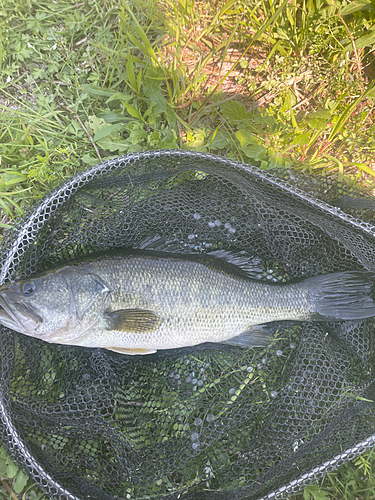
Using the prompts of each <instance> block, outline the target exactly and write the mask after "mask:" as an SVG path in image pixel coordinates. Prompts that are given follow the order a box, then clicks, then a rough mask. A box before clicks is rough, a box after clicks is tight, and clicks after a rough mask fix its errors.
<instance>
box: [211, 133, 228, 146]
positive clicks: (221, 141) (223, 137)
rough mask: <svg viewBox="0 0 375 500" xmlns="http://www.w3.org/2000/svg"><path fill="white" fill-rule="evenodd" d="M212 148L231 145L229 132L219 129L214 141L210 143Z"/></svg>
mask: <svg viewBox="0 0 375 500" xmlns="http://www.w3.org/2000/svg"><path fill="white" fill-rule="evenodd" d="M208 146H209V147H210V149H213V150H215V149H223V148H225V147H228V146H230V141H229V138H228V133H227V132H224V131H223V130H218V131H217V132H216V134H215V136H214V137H213V139H212V141H211V142H209V143H208Z"/></svg>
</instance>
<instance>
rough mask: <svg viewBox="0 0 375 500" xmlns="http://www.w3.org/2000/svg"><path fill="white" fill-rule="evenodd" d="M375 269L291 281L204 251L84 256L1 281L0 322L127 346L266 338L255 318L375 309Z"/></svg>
mask: <svg viewBox="0 0 375 500" xmlns="http://www.w3.org/2000/svg"><path fill="white" fill-rule="evenodd" d="M373 284H374V279H373V275H372V274H370V273H366V272H360V271H353V272H339V273H332V274H325V275H321V276H317V277H314V278H308V279H306V280H304V281H301V282H299V283H293V284H275V285H274V284H265V283H263V282H260V281H255V280H251V279H249V278H248V277H246V276H245V275H243V274H242V272H241V270H240V269H237V268H236V267H235V266H233V265H223V264H222V263H221V262H220V259H217V258H214V257H210V256H201V257H193V256H181V255H180V256H177V255H176V254H158V253H155V252H147V251H144V252H140V251H134V252H128V253H121V254H118V255H114V256H99V257H93V258H90V260H88V261H87V262H84V263H76V264H74V265H70V264H69V265H67V266H63V267H61V268H59V269H55V270H53V271H51V272H48V273H44V274H42V275H40V276H39V277H36V278H34V279H29V280H27V281H22V282H16V283H12V284H9V285H3V286H2V287H1V288H0V323H1V324H3V325H4V326H6V327H8V328H11V329H13V330H15V331H17V332H20V333H23V334H26V335H30V336H32V337H37V338H39V339H43V340H45V341H47V342H53V343H59V344H70V345H77V346H86V347H102V348H106V349H110V350H113V351H116V352H121V353H125V354H151V353H154V352H156V351H157V350H159V349H172V348H176V347H186V346H194V345H198V344H201V343H204V342H226V343H233V344H236V345H241V346H247V347H250V346H262V345H267V344H268V343H269V342H270V340H271V337H270V335H269V334H266V333H265V332H264V331H263V330H262V329H261V328H259V327H257V325H262V324H264V323H267V322H271V321H279V320H280V321H281V320H297V321H304V320H327V319H334V320H343V319H361V318H367V317H371V316H374V315H375V304H374V302H373V299H372V296H371V289H372V286H373Z"/></svg>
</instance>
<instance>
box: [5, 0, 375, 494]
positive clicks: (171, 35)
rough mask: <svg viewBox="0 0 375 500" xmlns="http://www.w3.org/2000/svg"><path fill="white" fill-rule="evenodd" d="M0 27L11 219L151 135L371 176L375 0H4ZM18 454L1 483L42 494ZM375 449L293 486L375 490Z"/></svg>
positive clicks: (265, 161)
mask: <svg viewBox="0 0 375 500" xmlns="http://www.w3.org/2000/svg"><path fill="white" fill-rule="evenodd" d="M0 30H1V31H0V34H1V36H0V62H1V75H0V89H1V90H0V112H1V120H0V160H1V161H0V210H1V217H0V230H2V231H6V230H7V229H9V227H11V226H12V224H13V223H14V221H15V220H16V219H17V218H18V217H19V216H21V215H22V214H23V212H24V210H25V209H27V208H28V207H29V206H30V204H32V203H33V202H35V201H36V200H37V199H38V198H40V197H41V196H43V195H44V194H46V193H47V192H48V191H49V190H50V189H52V188H53V187H54V186H56V185H57V184H59V183H60V182H62V181H63V180H64V179H66V178H68V177H70V176H71V175H73V174H74V173H76V172H79V171H81V170H83V169H85V168H87V167H88V166H91V165H95V164H96V163H98V162H99V161H103V160H105V159H108V158H111V157H116V156H118V155H121V154H125V153H129V152H136V151H142V150H146V149H160V148H162V149H163V148H166V149H168V148H183V149H192V150H198V151H211V152H214V153H217V154H221V155H227V156H229V157H231V158H236V159H238V160H240V161H243V162H248V163H252V164H256V165H258V166H260V167H261V168H263V169H268V170H272V169H273V168H275V167H280V166H283V167H287V168H295V169H298V170H302V171H308V172H311V173H313V174H316V175H332V176H335V177H336V178H337V179H338V180H339V181H344V182H347V183H349V184H351V185H360V186H361V187H362V188H363V189H366V190H373V185H374V179H373V178H374V175H375V174H374V170H373V168H374V160H373V157H374V152H375V141H374V139H373V137H374V132H375V125H374V112H375V104H374V99H375V88H374V87H373V85H372V81H373V79H374V76H375V57H374V54H373V45H374V44H375V7H374V4H373V3H371V1H370V0H353V1H352V2H345V1H343V2H341V1H339V0H327V1H322V0H301V1H298V2H297V0H290V1H284V2H279V3H276V2H275V1H272V0H269V1H267V2H266V1H265V0H259V1H256V0H250V1H249V0H247V1H245V0H228V1H227V2H225V1H219V0H216V1H210V2H208V1H204V0H201V1H198V0H197V1H194V0H178V1H172V0H165V1H164V2H156V0H144V1H138V2H133V3H132V2H126V1H125V0H104V1H96V0H88V1H86V2H78V3H75V2H74V1H69V0H56V1H55V2H50V1H43V0H41V1H39V2H35V1H34V0H28V1H24V0H13V1H11V0H0ZM7 460H8V458H6V456H5V455H4V453H3V452H1V453H0V472H1V473H2V474H4V477H5V476H6V477H8V478H10V479H12V478H15V481H14V482H13V486H12V487H13V490H14V491H13V493H9V489H8V488H10V487H11V486H10V484H11V481H10V482H7V481H6V480H4V483H3V485H4V488H3V492H4V495H7V496H5V497H4V498H11V496H10V495H13V498H15V497H16V494H17V495H19V498H23V497H24V498H25V499H27V498H30V499H36V498H38V496H37V495H38V493H37V492H36V491H37V490H36V489H34V488H33V487H32V485H31V484H30V482H27V483H26V482H25V481H26V480H25V478H24V477H23V476H21V473H20V472H19V471H18V469H17V468H16V467H15V466H14V465H12V464H10V463H8V462H7ZM374 463H375V462H374V461H373V453H372V451H369V452H367V453H365V454H364V455H362V456H361V457H360V458H358V459H356V460H355V461H354V462H350V463H348V464H346V465H344V466H342V467H341V468H340V469H338V470H337V471H336V472H334V473H329V474H327V476H326V477H325V478H324V480H323V481H322V482H321V483H319V484H315V485H312V486H309V487H307V488H305V490H304V492H303V493H301V494H300V495H297V496H296V497H295V498H296V499H297V498H298V499H300V498H301V499H302V497H303V498H304V499H305V500H309V499H314V500H319V499H320V498H322V499H325V498H332V499H336V498H337V499H339V498H345V499H348V500H349V499H355V498H361V499H370V498H375V485H374V484H373V482H374V479H373V478H374V474H373V471H372V467H373V464H374ZM9 464H10V465H9ZM15 471H16V472H15ZM21 485H22V488H21ZM27 488H29V491H27ZM26 491H27V492H26ZM0 495H2V493H0ZM0 498H1V496H0Z"/></svg>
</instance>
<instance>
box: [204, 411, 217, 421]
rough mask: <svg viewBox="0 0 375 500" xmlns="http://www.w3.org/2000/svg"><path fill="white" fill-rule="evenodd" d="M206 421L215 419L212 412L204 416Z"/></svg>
mask: <svg viewBox="0 0 375 500" xmlns="http://www.w3.org/2000/svg"><path fill="white" fill-rule="evenodd" d="M206 420H207V422H213V421H214V420H215V417H214V415H213V414H212V413H209V414H208V415H207V417H206Z"/></svg>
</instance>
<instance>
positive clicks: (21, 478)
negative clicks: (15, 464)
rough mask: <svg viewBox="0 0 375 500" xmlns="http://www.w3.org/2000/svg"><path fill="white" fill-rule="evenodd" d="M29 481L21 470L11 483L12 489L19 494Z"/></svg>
mask: <svg viewBox="0 0 375 500" xmlns="http://www.w3.org/2000/svg"><path fill="white" fill-rule="evenodd" d="M28 480H29V478H28V476H26V474H25V473H24V472H22V470H19V471H18V473H17V475H16V477H15V480H14V481H13V489H14V491H15V492H16V493H21V492H22V491H23V490H24V488H25V486H26V484H27V481H28Z"/></svg>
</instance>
